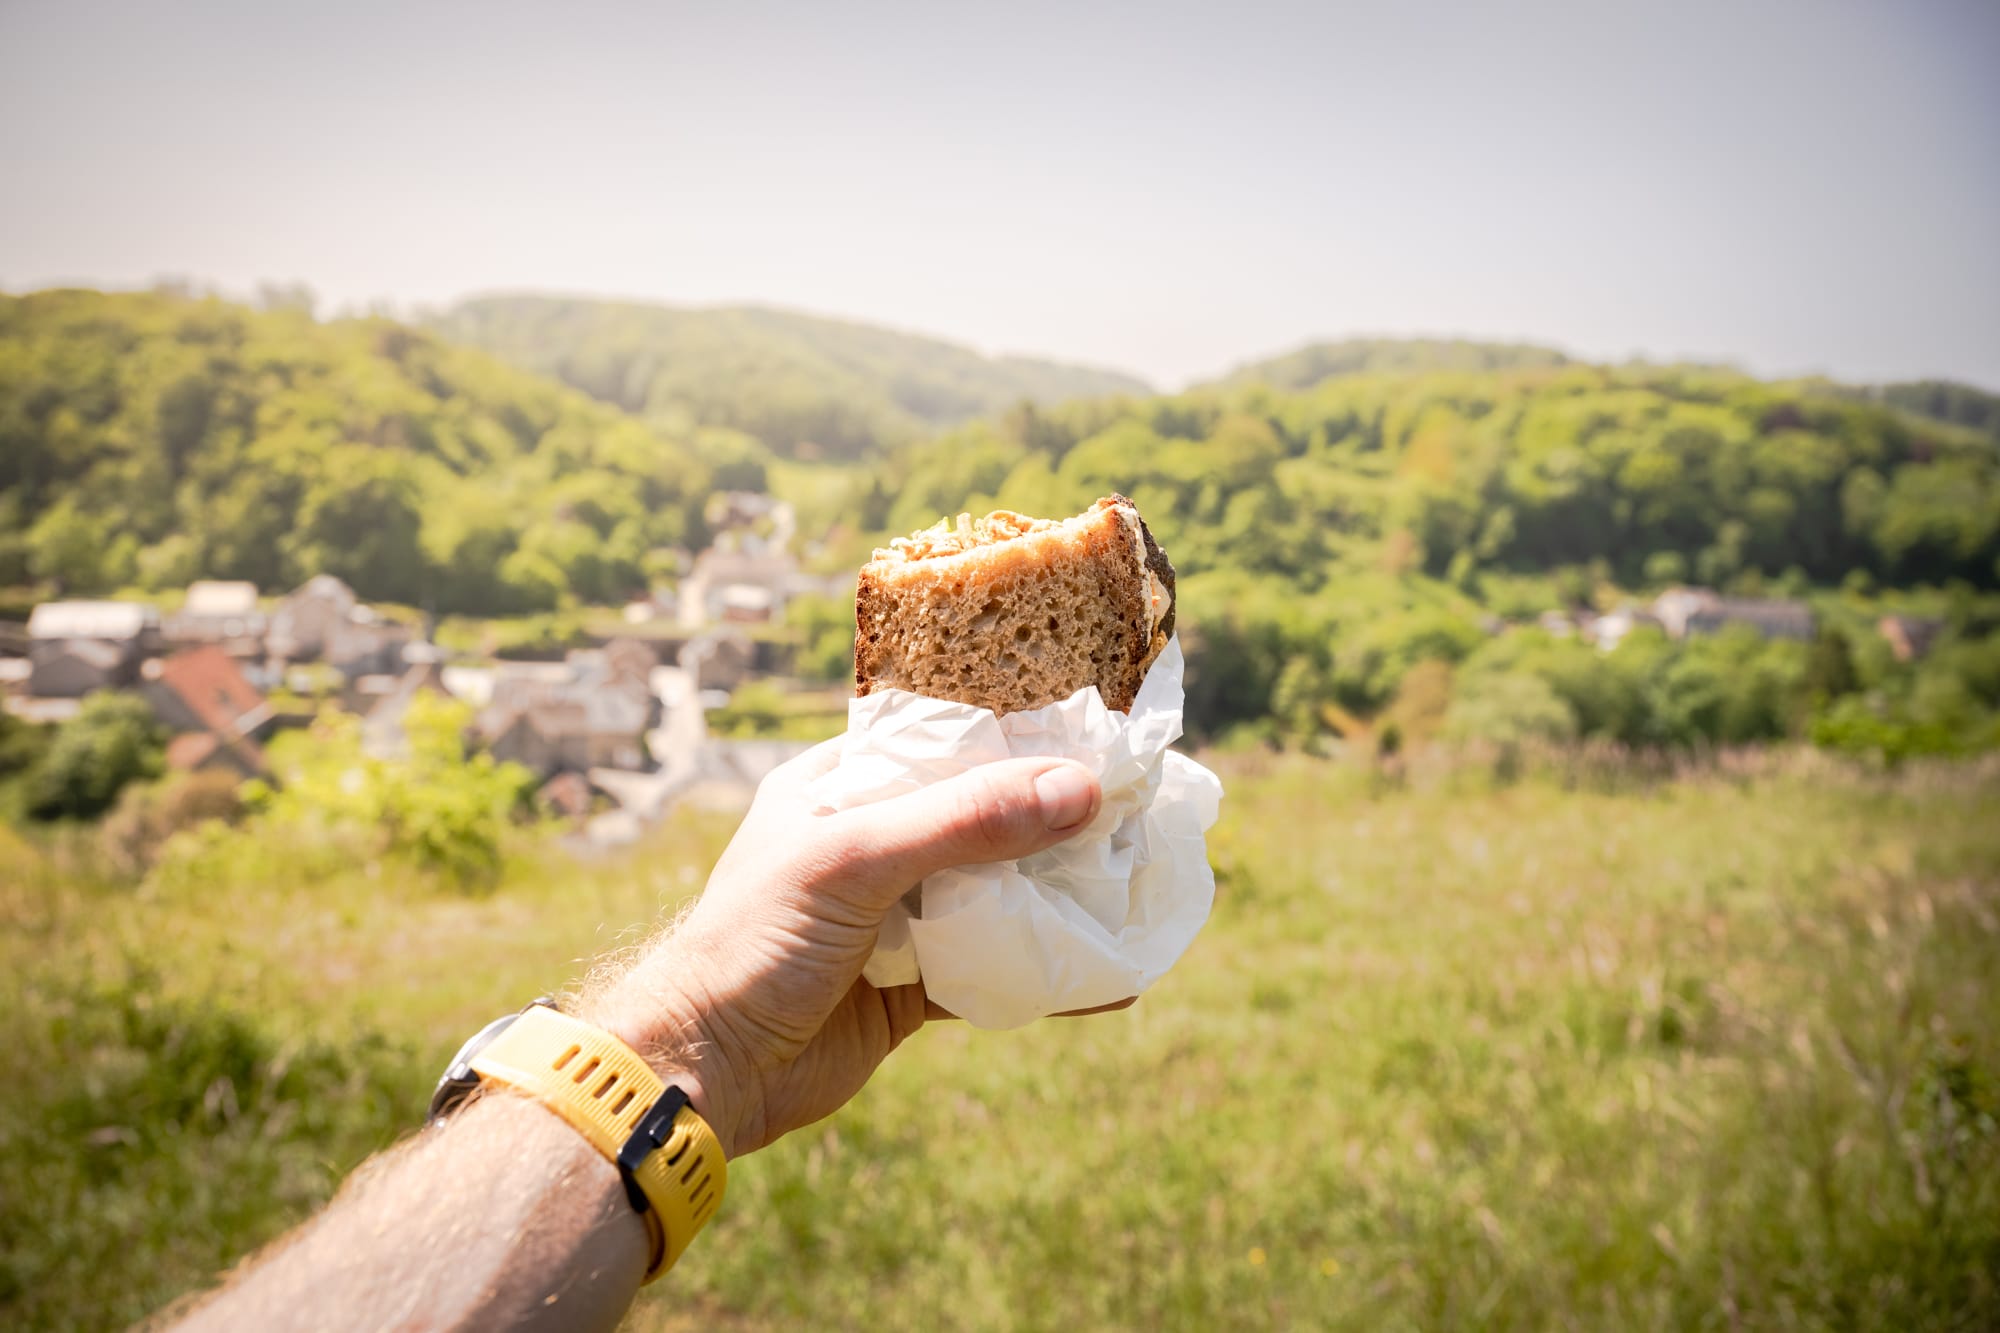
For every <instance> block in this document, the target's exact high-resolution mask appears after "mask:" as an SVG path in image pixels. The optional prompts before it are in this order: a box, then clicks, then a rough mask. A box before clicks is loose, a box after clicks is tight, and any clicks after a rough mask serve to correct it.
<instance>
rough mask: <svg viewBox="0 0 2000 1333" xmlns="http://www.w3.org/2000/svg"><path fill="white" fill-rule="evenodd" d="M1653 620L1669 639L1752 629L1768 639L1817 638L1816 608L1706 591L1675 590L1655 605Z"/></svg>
mask: <svg viewBox="0 0 2000 1333" xmlns="http://www.w3.org/2000/svg"><path fill="white" fill-rule="evenodd" d="M1653 616H1654V617H1655V618H1656V619H1657V620H1658V621H1659V623H1660V624H1661V625H1662V626H1664V627H1665V628H1666V631H1667V633H1668V634H1669V635H1671V636H1672V637H1673V638H1676V639H1685V638H1688V637H1689V636H1691V635H1695V634H1719V633H1721V632H1722V631H1723V630H1726V629H1728V628H1730V627H1731V626H1733V625H1748V626H1749V627H1750V628H1751V629H1754V630H1756V631H1757V632H1758V633H1759V634H1761V635H1763V636H1764V637H1765V638H1767V639H1799V640H1808V639H1811V638H1812V637H1813V613H1812V608H1811V607H1809V606H1807V605H1806V604H1805V603H1804V602H1800V601H1795V600H1792V599H1790V598H1749V597H1723V596H1719V595H1718V594H1716V593H1714V592H1711V591H1709V590H1708V589H1706V588H1675V589H1672V590H1671V591H1668V592H1663V593H1661V594H1660V595H1659V596H1658V597H1657V598H1655V599H1654V601H1653Z"/></svg>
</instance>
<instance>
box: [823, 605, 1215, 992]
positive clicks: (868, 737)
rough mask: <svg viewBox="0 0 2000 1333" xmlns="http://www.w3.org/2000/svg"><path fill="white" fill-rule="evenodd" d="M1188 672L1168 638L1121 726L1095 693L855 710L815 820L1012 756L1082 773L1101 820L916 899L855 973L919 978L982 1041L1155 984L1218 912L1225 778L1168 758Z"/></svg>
mask: <svg viewBox="0 0 2000 1333" xmlns="http://www.w3.org/2000/svg"><path fill="white" fill-rule="evenodd" d="M1182 669H1183V662H1182V658H1181V648H1180V640H1179V639H1174V640H1172V641H1170V642H1169V643H1168V644H1167V646H1166V648H1165V650H1164V651H1162V652H1161V654H1160V656H1159V658H1158V659H1157V660H1155V661H1154V663H1153V665H1152V667H1151V669H1150V670H1148V671H1147V673H1146V679H1145V681H1144V682H1143V683H1142V684H1141V685H1140V688H1139V697H1138V698H1137V700H1135V701H1134V703H1133V705H1132V711H1131V714H1130V715H1129V716H1128V715H1126V714H1123V713H1117V712H1113V711H1112V710H1111V709H1109V708H1106V707H1105V706H1104V700H1103V699H1102V697H1101V696H1099V694H1098V692H1097V689H1096V687H1095V686H1089V687H1086V688H1084V689H1082V690H1079V691H1077V692H1076V693H1075V694H1073V695H1071V696H1070V697H1069V698H1067V699H1064V700H1062V701H1061V702H1060V703H1054V704H1050V705H1048V706H1047V707H1045V708H1038V709H1035V710H1034V711H1032V712H1027V713H1010V714H1008V715H1007V716H1005V717H996V716H995V715H994V714H993V713H992V712H991V711H990V710H988V709H984V708H975V707H972V706H970V705H968V704H958V703H950V702H947V701H945V700H941V699H930V698H926V697H924V696H922V695H918V694H911V693H909V692H908V691H906V690H883V691H880V692H878V693H875V694H871V695H869V696H867V697H866V698H863V699H855V700H852V701H851V702H850V703H849V704H848V709H847V734H846V736H845V737H844V738H843V740H842V745H841V757H840V762H839V764H838V765H837V766H836V767H835V768H834V769H833V770H832V771H830V772H829V773H827V774H826V775H825V776H824V777H822V778H820V779H819V781H818V783H817V784H816V787H815V790H814V795H815V798H816V800H817V803H818V805H819V808H821V809H823V810H829V811H831V810H845V809H848V808H851V807H853V806H857V805H865V804H867V803H868V802H871V801H879V800H883V799H885V798H887V797H890V796H896V795H900V794H902V793H904V792H908V791H914V790H916V789H917V788H919V787H922V786H925V785H927V784H929V783H932V782H936V781H939V780H940V779H943V778H948V777H951V776H953V775H955V774H958V773H962V772H965V771H966V770H968V769H971V768H974V767H976V766H978V765H980V764H987V763H992V762H994V761H996V760H1000V759H1008V758H1020V757H1023V756H1040V755H1059V756H1061V757H1063V758H1066V759H1074V760H1077V761H1079V762H1081V763H1083V764H1084V765H1085V766H1087V767H1088V768H1089V769H1090V770H1091V771H1092V772H1094V773H1095V774H1096V775H1097V779H1098V781H1099V783H1101V784H1102V785H1103V788H1104V804H1103V808H1102V809H1101V810H1100V811H1099V812H1098V815H1097V817H1096V818H1095V819H1094V820H1092V821H1091V823H1090V824H1089V826H1088V827H1087V828H1086V829H1085V830H1084V831H1083V832H1081V833H1079V834H1077V835H1076V836H1074V837H1072V838H1070V839H1068V840H1067V841H1065V842H1062V843H1059V844H1057V845H1056V846H1054V847H1051V848H1050V849H1049V850H1047V851H1045V852H1037V853H1036V854H1035V855H1033V856H1027V857H1023V858H1021V859H1020V860H1019V861H1004V862H995V863H991V864H987V865H972V866H960V867H957V868H956V869H952V870H947V871H943V872H941V873H939V874H935V875H932V876H930V877H929V878H927V879H926V880H924V882H923V883H922V884H921V885H920V886H919V887H917V888H915V889H912V890H911V891H910V893H909V894H908V895H906V896H905V897H904V899H903V900H902V902H900V903H898V904H897V905H896V907H895V908H894V909H893V910H892V911H891V913H890V915H889V919H888V920H887V921H886V922H885V923H884V925H883V927H882V933H881V936H880V938H879V940H878V942H877V944H876V946H875V954H874V956H873V957H872V958H871V959H870V960H869V962H868V966H867V969H866V971H865V972H864V973H863V975H864V976H866V977H867V978H868V980H869V981H871V982H873V983H874V984H876V985H877V986H897V985H906V984H908V983H910V982H914V981H919V980H921V981H922V982H923V983H924V989H925V990H926V991H927V992H928V994H929V995H930V997H931V999H933V1000H935V1001H937V1002H938V1003H939V1004H941V1005H943V1006H944V1007H945V1008H947V1009H949V1010H951V1012H953V1013H954V1014H957V1015H958V1016H959V1017H961V1018H963V1019H965V1020H966V1021H967V1022H969V1023H971V1024H973V1026H975V1027H982V1028H1011V1027H1019V1026H1021V1025H1022V1024H1023V1023H1028V1022H1031V1021H1033V1020H1034V1019H1037V1018H1040V1017H1042V1016H1043V1015H1045V1014H1053V1013H1059V1012H1061V1011H1063V1010H1066V1009H1087V1008H1090V1007H1092V1006H1094V1005H1100V1004H1111V1003H1115V1002H1116V1001H1119V1000H1122V999H1125V998H1126V997H1127V996H1131V995H1138V994H1140V993H1141V992H1143V991H1144V990H1145V989H1146V988H1147V987H1149V986H1151V985H1152V984H1153V983H1154V982H1155V981H1158V980H1159V979H1160V977H1161V976H1162V975H1164V974H1165V973H1166V971H1167V969H1168V968H1169V967H1172V966H1173V964H1174V962H1175V960H1177V959H1178V958H1179V957H1180V956H1181V954H1182V953H1184V952H1185V951H1186V950H1187V947H1188V945H1189V944H1191V943H1192V942H1193V941H1194V937H1195V934H1196V932H1198V931H1199V930H1200V929H1201V927H1202V923H1203V922H1205V921H1207V920H1208V913H1209V908H1210V906H1211V904H1212V903H1213V901H1214V898H1215V876H1214V873H1213V872H1212V871H1211V870H1210V869H1209V865H1208V851H1207V846H1206V844H1205V842H1204V840H1203V834H1205V833H1206V832H1207V830H1208V829H1209V828H1210V827H1211V826H1212V825H1213V824H1214V823H1215V820H1216V816H1217V814H1218V811H1219V808H1220V804H1221V800H1222V782H1221V780H1220V779H1218V778H1217V777H1216V776H1215V774H1213V773H1211V772H1209V771H1208V770H1207V769H1206V768H1203V767H1202V766H1201V765H1200V764H1198V763H1196V762H1195V761H1194V760H1192V759H1190V758H1188V757H1187V756H1186V755H1184V754H1179V753H1177V752H1175V751H1173V750H1170V749H1169V748H1168V747H1169V746H1170V745H1172V744H1173V742H1174V741H1175V739H1177V738H1178V737H1179V736H1180V734H1181V706H1182V693H1181V674H1182Z"/></svg>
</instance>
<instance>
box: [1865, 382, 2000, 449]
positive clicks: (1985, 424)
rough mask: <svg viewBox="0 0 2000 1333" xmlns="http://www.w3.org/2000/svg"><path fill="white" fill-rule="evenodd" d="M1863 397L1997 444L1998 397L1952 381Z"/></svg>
mask: <svg viewBox="0 0 2000 1333" xmlns="http://www.w3.org/2000/svg"><path fill="white" fill-rule="evenodd" d="M1862 393H1864V394H1865V395H1866V396H1868V397H1870V398H1873V399H1875V400H1877V401H1879V402H1883V403H1887V404H1888V405H1889V406H1891V407H1896V408H1901V409H1902V410H1903V411H1905V412H1914V413H1916V414H1917V415H1918V416H1923V417H1929V418H1930V419H1931V420H1933V421H1945V422H1950V423H1951V424H1952V425H1955V426H1964V427H1966V428H1967V429H1970V430H1976V431H1978V432H1980V433H1981V434H1983V435H1987V436H1990V437H1991V438H1992V439H1993V440H1994V441H1995V442H1996V443H2000V394H1996V393H1988V392H1986V390H1984V389H1975V388H1973V387H1972V386H1971V385H1970V384H1957V383H1954V382H1952V381H1951V380H1915V381H1912V382H1910V383H1906V384H1884V385H1881V386H1879V387H1876V388H1872V389H1865V390H1862Z"/></svg>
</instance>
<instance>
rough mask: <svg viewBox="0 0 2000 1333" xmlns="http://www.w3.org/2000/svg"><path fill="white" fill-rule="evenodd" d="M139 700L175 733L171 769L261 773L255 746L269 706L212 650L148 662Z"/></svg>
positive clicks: (262, 767)
mask: <svg viewBox="0 0 2000 1333" xmlns="http://www.w3.org/2000/svg"><path fill="white" fill-rule="evenodd" d="M139 695H140V697H141V698H143V699H144V700H145V701H146V703H147V705H148V706H149V707H150V708H151V709H152V710H153V716H154V717H156V718H158V719H159V722H160V725H161V726H163V727H165V728H166V729H167V730H168V731H170V732H172V733H174V737H173V739H172V740H171V741H170V742H168V745H167V764H168V766H169V767H170V768H175V769H179V770H183V771H187V772H194V771H199V770H203V769H212V768H220V769H226V770H229V771H232V772H235V773H236V774H238V775H239V776H242V777H251V776H254V775H256V774H259V773H262V772H264V771H265V768H266V764H265V761H264V751H263V747H262V746H260V745H259V744H258V741H259V740H261V739H262V738H263V737H264V736H265V735H266V734H267V733H268V731H269V729H270V725H271V720H272V719H271V708H270V705H269V704H268V703H267V702H266V701H265V699H264V696H263V695H262V694H260V693H258V691H257V689H256V687H255V686H253V685H251V684H250V682H249V681H248V680H247V679H245V678H244V675H243V673H242V671H241V670H239V669H238V668H237V665H236V662H235V661H234V660H233V659H232V658H231V657H230V656H229V654H227V653H225V652H224V651H223V650H222V649H221V648H220V647H218V646H217V645H215V644H207V645H204V646H203V647H200V648H189V649H186V650H184V651H182V652H178V653H175V654H173V655H172V656H170V657H156V658H153V659H152V660H150V661H148V662H147V663H146V664H145V666H144V667H143V668H142V669H141V671H140V682H139Z"/></svg>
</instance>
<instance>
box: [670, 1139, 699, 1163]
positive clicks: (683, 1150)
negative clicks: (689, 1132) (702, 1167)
mask: <svg viewBox="0 0 2000 1333" xmlns="http://www.w3.org/2000/svg"><path fill="white" fill-rule="evenodd" d="M693 1146H694V1140H693V1139H691V1138H689V1137H687V1136H686V1135H685V1134H683V1135H681V1146H680V1147H678V1148H676V1149H674V1151H673V1155H672V1156H670V1157H668V1158H667V1165H668V1166H679V1165H680V1164H681V1158H683V1157H685V1156H687V1150H688V1149H689V1148H692V1147H693Z"/></svg>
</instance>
